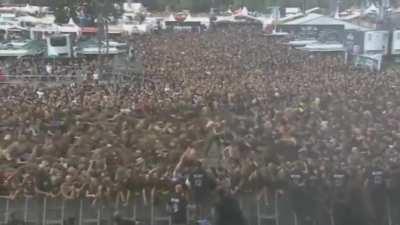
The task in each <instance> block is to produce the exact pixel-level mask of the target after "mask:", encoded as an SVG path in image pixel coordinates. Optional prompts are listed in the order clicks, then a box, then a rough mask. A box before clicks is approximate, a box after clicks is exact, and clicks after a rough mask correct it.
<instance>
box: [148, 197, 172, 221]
mask: <svg viewBox="0 0 400 225" xmlns="http://www.w3.org/2000/svg"><path fill="white" fill-rule="evenodd" d="M150 211H151V212H150V215H151V219H150V224H151V225H159V223H161V222H163V224H165V223H168V225H172V219H171V216H170V214H169V213H168V212H167V203H166V202H163V201H161V202H159V204H155V202H154V199H152V200H151V209H150Z"/></svg>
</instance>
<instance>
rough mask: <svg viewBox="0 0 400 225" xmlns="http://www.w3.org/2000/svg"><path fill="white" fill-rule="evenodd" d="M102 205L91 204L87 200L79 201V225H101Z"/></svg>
mask: <svg viewBox="0 0 400 225" xmlns="http://www.w3.org/2000/svg"><path fill="white" fill-rule="evenodd" d="M101 216H102V205H101V204H100V203H96V204H92V201H89V199H81V200H80V204H79V225H86V224H94V225H101Z"/></svg>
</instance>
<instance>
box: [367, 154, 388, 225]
mask: <svg viewBox="0 0 400 225" xmlns="http://www.w3.org/2000/svg"><path fill="white" fill-rule="evenodd" d="M385 176H386V175H385V171H384V169H383V165H382V163H381V162H380V161H378V160H376V161H374V162H373V165H372V166H371V168H368V170H367V180H366V183H365V186H366V188H367V193H368V195H369V198H370V200H371V206H372V210H373V212H374V216H375V220H376V222H375V224H376V225H383V224H384V221H385V215H386V210H385V208H386V184H385Z"/></svg>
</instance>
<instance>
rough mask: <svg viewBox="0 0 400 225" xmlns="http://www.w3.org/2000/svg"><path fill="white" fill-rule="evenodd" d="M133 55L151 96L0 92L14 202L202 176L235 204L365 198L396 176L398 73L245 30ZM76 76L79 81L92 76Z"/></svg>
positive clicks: (136, 90) (99, 90)
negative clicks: (340, 185)
mask: <svg viewBox="0 0 400 225" xmlns="http://www.w3.org/2000/svg"><path fill="white" fill-rule="evenodd" d="M130 44H131V45H132V46H134V49H135V53H136V57H135V58H137V59H140V60H141V62H142V64H143V70H144V77H145V78H148V80H147V81H146V82H144V83H142V84H141V85H137V84H132V83H125V84H118V85H109V84H101V83H100V84H99V83H93V82H90V81H86V82H82V83H74V84H71V85H62V86H31V85H29V84H23V85H7V84H5V85H1V86H0V104H1V106H2V107H1V108H0V137H1V140H0V150H1V151H0V158H1V159H0V160H1V162H2V163H1V165H2V171H3V173H2V174H3V175H2V176H3V179H2V183H1V189H2V192H3V194H7V195H9V196H10V197H12V198H14V197H16V196H19V195H36V194H43V195H47V196H59V195H62V196H63V197H64V198H68V199H73V198H79V197H83V196H85V195H86V196H91V197H94V198H96V199H99V198H115V197H117V198H120V199H121V200H127V199H128V198H129V195H131V193H132V194H133V193H142V191H143V190H152V192H151V193H153V194H154V193H156V192H157V191H173V190H174V188H173V186H174V184H176V183H177V182H180V181H182V180H185V179H186V178H187V177H188V176H190V174H191V173H192V170H193V169H194V167H197V166H198V165H199V162H201V165H202V167H203V169H204V170H206V171H207V173H208V174H209V176H210V177H211V178H212V179H213V180H214V181H215V183H216V187H217V188H223V189H224V190H229V191H230V192H232V193H240V192H246V191H252V192H257V193H262V192H263V190H266V189H267V190H274V191H277V190H287V189H290V188H288V187H291V185H292V184H293V185H295V186H297V187H302V186H303V184H304V185H305V186H308V185H309V184H310V183H312V182H311V181H312V180H311V181H310V179H314V178H315V177H317V178H318V182H319V183H318V188H319V189H318V190H323V188H328V189H329V190H331V189H332V188H333V189H334V187H336V186H335V177H336V178H337V176H334V175H335V174H337V173H339V172H342V173H345V175H346V177H352V178H356V177H360V179H349V180H352V181H354V182H355V181H357V182H359V181H360V180H362V182H361V181H360V182H359V183H358V184H359V185H358V186H357V185H356V184H354V182H353V183H352V184H353V186H352V187H354V186H357V187H360V188H362V187H364V185H363V184H364V183H363V181H370V176H368V173H369V171H377V170H382V171H384V172H385V174H394V172H395V171H396V169H397V168H398V165H399V163H400V161H399V159H400V158H399V147H400V146H399V144H400V143H399V140H400V107H399V99H400V89H399V85H400V77H399V76H398V73H397V72H395V71H387V72H384V73H382V74H371V73H367V72H365V71H359V70H354V69H352V68H351V67H349V66H348V65H346V64H345V63H344V60H343V57H342V56H340V55H330V54H324V55H309V54H306V53H304V52H300V51H298V50H295V49H292V48H291V47H289V46H287V45H285V44H284V43H281V42H280V41H279V40H273V39H271V38H268V37H266V36H264V35H263V34H262V33H261V32H258V31H254V30H251V29H246V28H243V29H236V30H230V29H225V30H218V31H213V32H205V33H166V34H157V35H154V34H152V35H143V36H139V37H136V38H135V39H134V41H132V42H131V43H130ZM80 60H82V59H80ZM19 63H20V62H18V61H16V62H15V63H13V64H12V65H11V68H12V69H13V70H18V69H20V66H18V65H20V64H19ZM74 63H75V61H71V62H68V63H67V64H74ZM30 65H32V64H30ZM78 65H80V66H78V70H75V72H74V73H77V74H78V75H79V73H81V72H82V69H83V67H85V66H89V67H90V66H91V65H87V64H86V63H85V61H84V60H82V61H80V62H78ZM28 68H30V66H28ZM60 70H63V67H62V66H61V67H60ZM65 70H66V71H65V72H62V73H67V74H68V73H70V72H71V71H69V70H68V69H66V68H65ZM16 73H18V72H16ZM31 73H32V72H31ZM296 174H297V175H300V178H301V179H297V178H299V177H298V176H297V175H296ZM295 175H296V176H295ZM387 177H390V176H385V180H384V181H386V178H387ZM393 177H394V176H392V178H393ZM391 181H392V182H383V183H385V186H386V187H387V188H389V187H393V185H394V184H395V183H396V182H395V180H391ZM183 183H184V182H183ZM383 183H382V185H383ZM389 184H390V185H389ZM399 184H400V183H399ZM311 186H312V185H311ZM324 190H325V189H324ZM267 192H269V191H267ZM266 196H268V194H267V195H266Z"/></svg>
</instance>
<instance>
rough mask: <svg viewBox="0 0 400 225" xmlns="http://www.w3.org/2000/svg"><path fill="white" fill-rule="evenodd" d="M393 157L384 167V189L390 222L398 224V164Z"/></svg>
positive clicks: (399, 184) (399, 170)
mask: <svg viewBox="0 0 400 225" xmlns="http://www.w3.org/2000/svg"><path fill="white" fill-rule="evenodd" d="M396 161H397V159H395V158H394V157H393V158H391V159H390V161H389V166H388V168H386V179H385V183H386V189H387V197H388V200H389V204H390V216H391V218H389V219H391V221H392V224H395V225H396V224H400V213H399V211H400V165H398V163H396Z"/></svg>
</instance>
